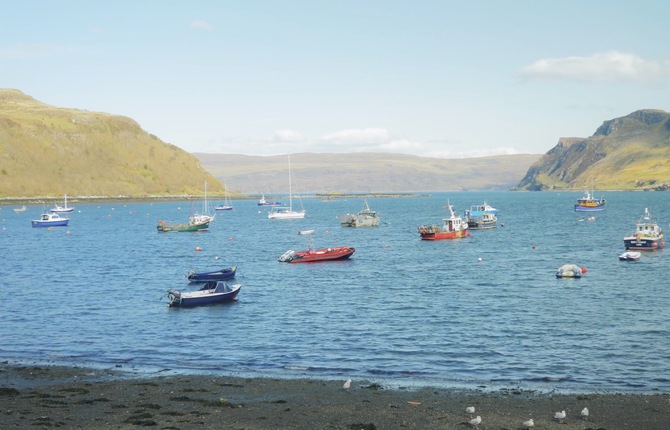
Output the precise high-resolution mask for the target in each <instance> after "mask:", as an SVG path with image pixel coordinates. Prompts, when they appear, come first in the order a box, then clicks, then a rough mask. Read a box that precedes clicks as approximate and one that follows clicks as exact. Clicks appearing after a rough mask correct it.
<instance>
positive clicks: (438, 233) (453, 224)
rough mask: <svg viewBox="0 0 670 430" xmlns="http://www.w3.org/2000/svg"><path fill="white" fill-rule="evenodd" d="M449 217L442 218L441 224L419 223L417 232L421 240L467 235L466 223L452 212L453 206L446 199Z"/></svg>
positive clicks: (455, 237) (457, 237) (454, 237)
mask: <svg viewBox="0 0 670 430" xmlns="http://www.w3.org/2000/svg"><path fill="white" fill-rule="evenodd" d="M447 207H448V208H449V213H450V216H449V218H443V219H442V225H441V226H439V225H421V226H419V228H418V230H419V234H420V235H421V240H444V239H461V238H464V237H466V236H467V234H468V232H467V229H468V224H467V223H466V222H465V221H463V219H462V218H461V217H460V216H457V215H456V214H455V213H454V208H453V206H452V205H451V204H450V203H449V202H448V201H447Z"/></svg>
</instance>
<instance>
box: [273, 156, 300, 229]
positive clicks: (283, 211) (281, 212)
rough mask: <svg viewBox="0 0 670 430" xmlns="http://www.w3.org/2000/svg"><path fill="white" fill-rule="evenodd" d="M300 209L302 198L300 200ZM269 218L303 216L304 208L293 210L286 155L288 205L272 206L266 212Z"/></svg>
mask: <svg viewBox="0 0 670 430" xmlns="http://www.w3.org/2000/svg"><path fill="white" fill-rule="evenodd" d="M300 207H301V209H302V200H301V201H300ZM268 218H270V219H303V218H305V210H304V209H302V210H300V211H294V210H293V189H292V183H291V156H290V155H289V156H288V207H285V206H282V207H279V206H273V207H272V212H270V213H269V214H268Z"/></svg>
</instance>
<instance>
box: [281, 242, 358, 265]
mask: <svg viewBox="0 0 670 430" xmlns="http://www.w3.org/2000/svg"><path fill="white" fill-rule="evenodd" d="M354 252H356V250H355V249H354V248H351V247H349V246H336V247H333V248H321V249H312V250H307V251H299V252H295V251H287V252H286V253H284V255H282V256H281V257H279V261H281V262H283V263H291V264H296V263H317V262H321V261H337V260H346V259H348V258H349V257H351V256H352V255H353V254H354Z"/></svg>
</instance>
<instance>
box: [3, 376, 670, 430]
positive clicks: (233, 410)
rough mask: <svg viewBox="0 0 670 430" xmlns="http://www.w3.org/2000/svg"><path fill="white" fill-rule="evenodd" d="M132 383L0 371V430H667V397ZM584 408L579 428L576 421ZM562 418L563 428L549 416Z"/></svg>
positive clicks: (200, 381) (176, 380)
mask: <svg viewBox="0 0 670 430" xmlns="http://www.w3.org/2000/svg"><path fill="white" fill-rule="evenodd" d="M343 383H344V381H322V380H311V379H305V380H284V379H272V378H237V377H221V376H202V375H198V376H155V377H139V376H131V377H129V376H128V375H127V374H125V375H124V374H122V373H120V372H117V371H114V370H91V369H85V368H78V367H57V366H12V365H9V364H6V363H5V364H0V429H49V428H64V429H138V428H142V427H152V428H157V429H240V430H241V429H352V430H354V429H365V430H372V429H441V430H444V429H471V428H475V427H474V426H472V425H470V424H469V420H470V418H471V416H470V415H469V414H467V413H466V412H465V408H466V407H468V406H474V407H475V413H474V414H473V416H477V415H478V416H480V417H481V423H480V424H479V425H478V428H479V429H480V430H493V429H498V430H503V429H506V430H514V429H522V428H524V427H523V425H522V423H523V422H524V421H526V420H528V419H529V418H533V420H534V423H535V426H534V428H536V429H538V428H539V429H557V430H572V429H580V430H585V429H593V430H595V429H606V430H616V429H640V430H642V429H644V430H655V429H658V430H661V429H663V430H667V429H670V395H668V394H656V395H623V394H569V395H568V394H540V393H534V392H527V391H520V390H518V389H503V390H498V391H495V392H492V393H491V392H486V391H480V390H455V389H442V388H423V389H418V390H416V389H409V388H408V389H403V388H398V389H387V388H386V387H383V386H380V385H377V384H371V383H369V382H365V381H356V380H354V381H353V382H352V384H351V388H349V389H348V390H345V389H344V388H343ZM584 407H587V408H588V409H589V412H590V413H589V419H588V420H585V419H583V418H582V417H581V415H580V412H581V411H582V409H583V408H584ZM563 410H565V412H566V418H565V420H564V421H563V422H559V421H557V420H555V419H554V418H553V417H554V413H555V412H556V411H563Z"/></svg>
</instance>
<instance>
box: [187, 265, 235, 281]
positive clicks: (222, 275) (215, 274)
mask: <svg viewBox="0 0 670 430" xmlns="http://www.w3.org/2000/svg"><path fill="white" fill-rule="evenodd" d="M236 271H237V266H232V267H228V268H225V269H221V270H215V271H211V272H189V273H188V275H186V279H188V280H189V282H208V281H225V280H228V279H232V278H234V277H235V272H236Z"/></svg>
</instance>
